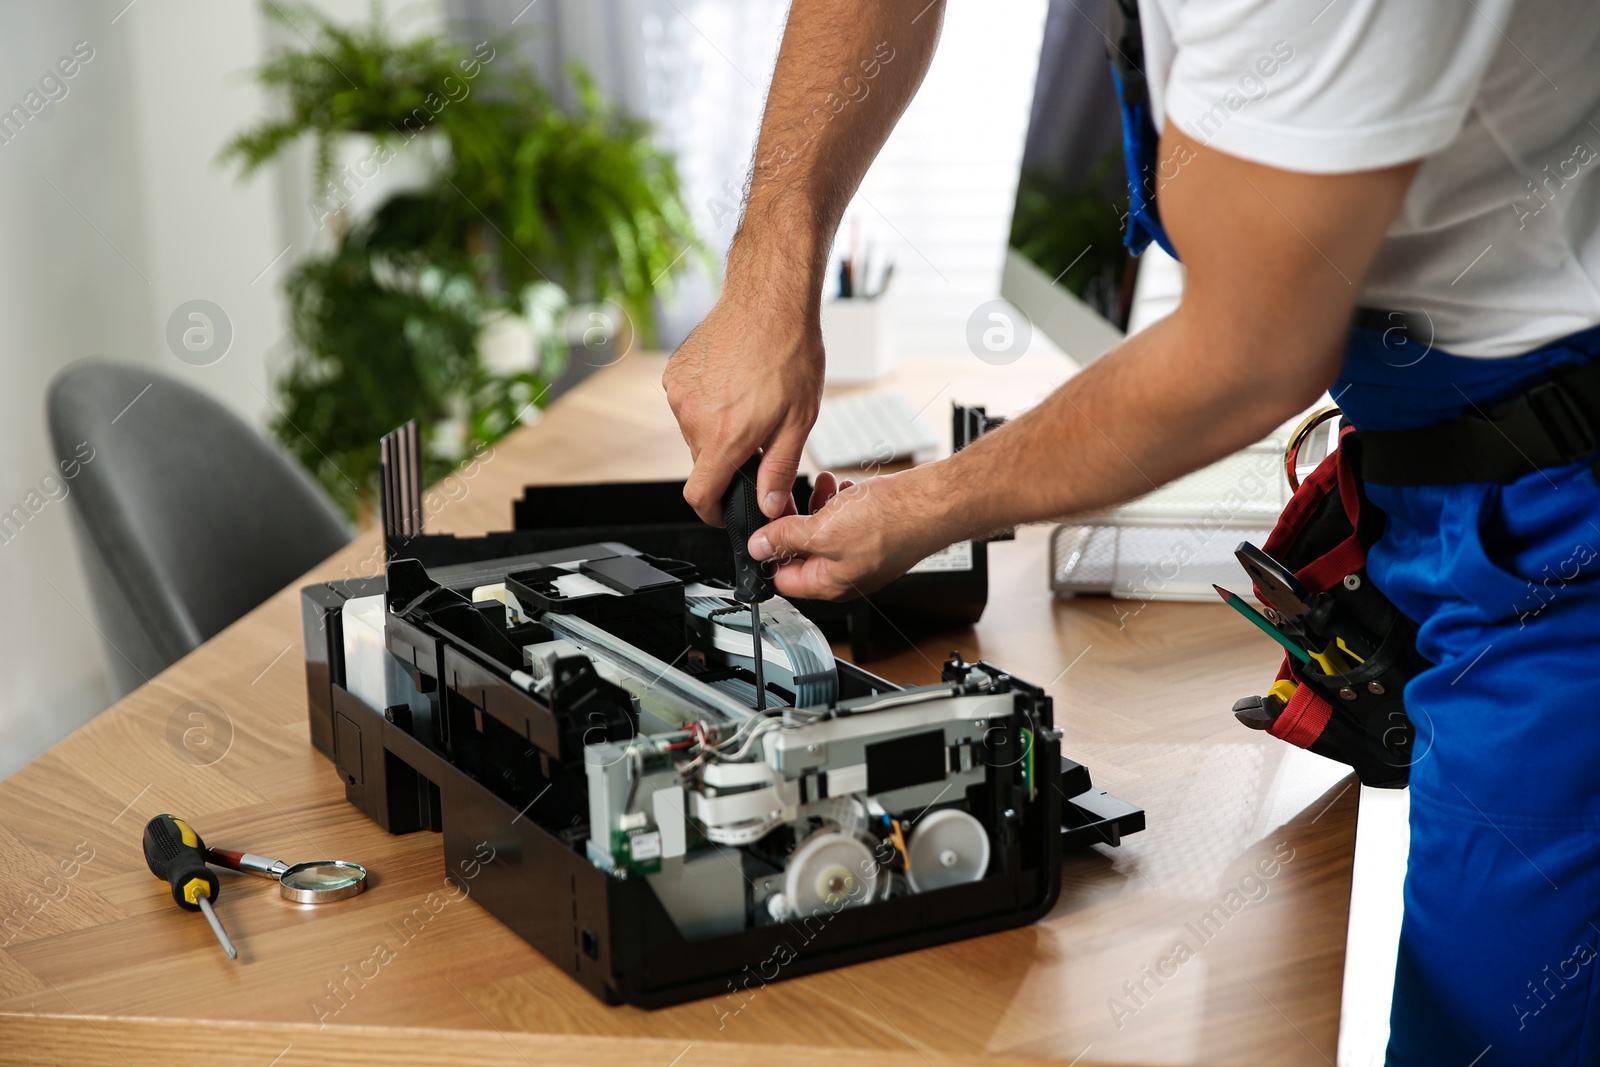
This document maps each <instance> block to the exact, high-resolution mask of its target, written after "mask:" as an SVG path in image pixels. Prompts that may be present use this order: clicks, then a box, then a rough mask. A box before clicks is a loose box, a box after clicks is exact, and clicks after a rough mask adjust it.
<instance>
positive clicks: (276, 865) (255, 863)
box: [206, 848, 289, 879]
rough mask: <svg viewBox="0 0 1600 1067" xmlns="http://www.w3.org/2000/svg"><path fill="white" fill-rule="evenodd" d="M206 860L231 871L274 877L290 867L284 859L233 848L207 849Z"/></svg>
mask: <svg viewBox="0 0 1600 1067" xmlns="http://www.w3.org/2000/svg"><path fill="white" fill-rule="evenodd" d="M206 862H207V863H213V864H216V865H217V866H218V867H226V868H227V869H228V870H230V871H242V872H244V873H245V874H254V875H257V876H258V877H261V878H272V879H278V878H282V877H283V872H284V871H287V870H288V869H289V865H288V864H287V863H285V862H283V861H282V860H274V859H268V858H267V857H266V856H257V855H256V854H255V853H253V852H235V851H234V850H233V849H231V848H208V849H206Z"/></svg>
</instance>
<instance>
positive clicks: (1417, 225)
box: [1139, 0, 1600, 358]
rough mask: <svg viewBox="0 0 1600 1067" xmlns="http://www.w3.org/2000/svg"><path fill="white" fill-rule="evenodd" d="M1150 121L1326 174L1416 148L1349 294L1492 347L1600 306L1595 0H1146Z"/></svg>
mask: <svg viewBox="0 0 1600 1067" xmlns="http://www.w3.org/2000/svg"><path fill="white" fill-rule="evenodd" d="M1139 10H1140V21H1141V24H1142V26H1143V31H1144V45H1145V71H1146V75H1147V77H1148V80H1149V83H1150V91H1151V98H1152V111H1153V112H1154V117H1155V122H1156V128H1157V129H1161V128H1162V126H1163V123H1164V122H1165V121H1166V120H1167V119H1171V120H1172V121H1174V122H1176V123H1177V124H1178V126H1179V127H1180V128H1181V129H1182V130H1183V131H1184V132H1185V133H1186V134H1187V135H1189V136H1190V137H1192V138H1194V139H1196V140H1198V141H1200V142H1201V143H1204V144H1206V145H1208V146H1209V147H1211V148H1214V149H1217V150H1218V151H1222V152H1226V153H1228V154H1229V155H1232V156H1237V157H1239V158H1241V159H1246V160H1250V161H1252V162H1256V163H1263V164H1267V165H1269V166H1274V167H1279V168H1282V169H1285V170H1293V171H1302V172H1310V173H1317V174H1335V173H1341V172H1348V171H1358V170H1368V169H1373V168H1377V167H1384V166H1390V165H1393V164H1397V163H1403V162H1406V161H1409V160H1414V159H1422V160H1424V162H1423V164H1422V166H1421V167H1420V168H1419V169H1418V171H1417V175H1416V179H1415V181H1414V182H1413V183H1412V185H1411V189H1410V191H1409V192H1408V193H1407V195H1406V198H1405V202H1404V204H1403V205H1402V206H1401V208H1400V212H1399V214H1398V215H1397V216H1396V218H1395V220H1394V223H1393V224H1392V225H1391V226H1390V228H1389V232H1388V235H1387V236H1386V237H1385V239H1384V242H1383V245H1382V247H1381V248H1380V250H1379V252H1378V255H1377V258H1376V260H1375V261H1374V263H1373V265H1372V269H1371V271H1370V272H1369V274H1368V276H1367V279H1366V283H1365V285H1364V287H1363V289H1362V293H1361V297H1360V300H1359V301H1358V303H1360V304H1361V305H1363V306H1367V307H1375V308H1382V309H1387V310H1401V311H1407V312H1413V313H1417V315H1418V317H1419V318H1423V317H1424V316H1425V321H1431V323H1432V327H1433V332H1434V337H1433V344H1434V346H1435V347H1436V348H1440V349H1443V350H1445V351H1448V352H1454V353H1456V354H1457V355H1463V356H1482V357H1488V358H1497V357H1505V356H1515V355H1519V354H1521V353H1523V352H1526V351H1528V350H1529V349H1533V348H1537V347H1539V346H1540V345H1542V344H1544V343H1546V342H1549V341H1552V340H1555V339H1556V338H1559V337H1563V336H1565V335H1567V334H1570V333H1575V332H1577V331H1579V330H1582V329H1586V328H1588V327H1591V326H1594V325H1596V324H1597V323H1600V179H1597V178H1596V173H1597V172H1600V3H1596V2H1595V0H1521V2H1517V0H1331V2H1329V0H1140V5H1139Z"/></svg>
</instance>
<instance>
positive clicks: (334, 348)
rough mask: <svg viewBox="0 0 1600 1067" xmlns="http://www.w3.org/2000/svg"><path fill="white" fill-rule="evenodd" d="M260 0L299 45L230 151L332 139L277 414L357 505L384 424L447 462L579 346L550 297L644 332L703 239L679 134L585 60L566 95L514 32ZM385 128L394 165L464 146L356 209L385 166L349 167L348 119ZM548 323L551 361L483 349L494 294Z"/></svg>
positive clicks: (275, 70)
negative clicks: (435, 26) (345, 161)
mask: <svg viewBox="0 0 1600 1067" xmlns="http://www.w3.org/2000/svg"><path fill="white" fill-rule="evenodd" d="M264 11H265V12H266V13H267V14H268V15H269V16H270V17H272V18H274V19H277V20H279V21H281V22H284V23H286V24H288V25H290V26H292V27H294V28H295V30H296V32H297V33H298V34H301V35H303V37H304V40H305V42H306V47H305V48H304V49H303V50H287V51H283V52H280V53H279V54H277V55H276V56H274V57H273V58H272V59H271V60H270V61H269V62H268V63H267V64H266V65H265V66H263V67H262V68H261V69H260V70H259V71H258V72H257V78H258V80H259V81H260V83H261V84H262V85H263V86H265V87H266V88H267V89H269V90H270V91H272V92H273V93H275V94H276V95H277V96H279V97H280V98H281V99H282V101H283V104H284V107H283V113H282V115H281V117H278V118H274V119H271V120H268V121H264V122H262V123H260V124H258V125H256V126H255V127H253V128H251V129H249V130H246V131H245V132H243V133H241V134H240V135H239V136H237V137H236V138H234V140H233V141H232V142H230V143H229V144H228V146H227V147H226V148H225V149H224V151H223V158H224V159H225V160H227V161H230V162H234V163H237V164H238V165H239V166H240V168H241V170H242V171H243V173H245V174H249V173H251V172H253V171H255V170H256V169H258V168H259V167H261V166H263V165H264V164H266V163H267V162H269V161H271V160H273V159H276V158H278V157H279V156H281V155H282V153H283V152H284V151H285V150H286V149H287V148H288V147H289V146H290V145H291V144H293V143H295V142H297V141H299V140H301V139H302V138H306V137H309V138H311V139H312V140H313V141H314V143H315V149H316V150H315V164H314V175H313V176H314V180H315V183H316V188H317V198H315V199H314V200H313V202H312V204H311V205H310V207H311V211H312V214H313V215H314V216H316V217H317V218H318V221H319V224H320V223H323V222H327V223H331V224H332V229H333V234H334V248H333V250H332V251H331V252H329V253H327V254H325V255H316V256H312V257H310V258H308V259H306V260H304V261H302V262H301V263H300V264H299V266H298V267H297V268H296V269H295V270H294V271H293V272H292V273H291V275H290V277H289V279H288V281H287V282H286V289H287V292H288V296H289V300H290V308H291V324H292V331H293V336H294V340H295V350H294V352H293V355H292V356H291V359H290V362H289V366H288V367H287V369H286V371H285V372H284V374H283V375H282V376H281V378H280V380H279V382H278V383H277V389H278V393H279V398H280V400H281V407H280V417H279V419H278V420H277V422H276V423H275V424H274V427H273V429H274V432H275V433H276V435H277V436H278V437H279V439H280V440H282V441H283V443H284V444H285V445H286V446H287V447H288V448H289V449H290V450H291V451H293V452H294V453H295V454H296V455H297V456H298V457H299V458H300V459H301V461H302V462H304V463H305V464H306V466H307V467H308V468H309V469H311V470H312V471H313V473H314V474H315V476H316V477H317V479H318V480H319V481H320V482H321V483H322V485H323V486H324V487H325V488H327V490H328V491H329V492H330V493H331V494H332V495H333V496H334V498H335V499H336V500H338V501H339V502H340V503H341V505H342V506H344V507H345V508H346V510H347V511H349V512H350V513H351V514H359V513H361V512H362V511H364V510H366V509H367V508H368V507H369V506H370V504H371V501H372V496H373V494H374V492H375V487H376V484H377V465H378V459H377V447H376V442H377V438H378V437H379V436H381V435H382V434H383V433H386V432H387V431H388V430H390V429H393V428H394V427H395V426H397V425H400V424H401V423H403V422H405V421H406V420H408V419H412V418H415V419H417V420H418V422H419V423H420V424H421V427H422V430H423V433H424V440H426V441H428V442H429V448H428V469H427V470H426V472H425V473H426V476H427V477H428V478H429V480H430V481H431V480H433V479H435V478H437V477H440V476H442V475H443V474H444V473H445V471H446V470H448V468H449V467H450V466H452V465H453V464H454V463H455V462H457V461H459V460H460V459H461V458H463V457H464V456H465V455H466V454H468V453H469V452H470V451H472V450H474V449H475V448H479V447H482V446H483V445H485V444H488V443H491V442H493V441H494V440H496V439H497V438H499V437H500V436H501V435H503V434H504V433H506V432H507V431H509V430H510V429H512V428H513V427H514V426H515V425H516V423H517V421H518V420H519V419H522V418H525V417H527V415H528V413H529V412H531V411H532V410H533V409H534V408H535V407H536V406H537V405H538V404H540V403H542V401H543V397H544V395H545V393H546V391H547V388H548V385H549V383H550V381H551V379H552V376H553V375H554V374H555V373H557V372H558V370H559V366H558V364H559V359H560V357H561V355H562V354H563V353H564V342H565V338H564V334H563V331H562V330H561V329H560V327H559V319H560V316H559V314H554V313H553V312H554V311H555V310H558V309H559V306H560V305H562V304H563V303H567V302H570V303H574V304H588V303H597V302H602V301H609V302H614V303H615V304H617V305H618V306H619V307H620V308H621V309H622V310H623V311H624V312H625V313H626V316H627V318H628V320H629V321H628V324H627V326H628V328H629V329H630V330H631V332H632V333H633V334H635V335H637V336H638V337H639V338H640V339H641V340H642V341H644V342H645V343H648V342H649V341H650V340H651V339H652V338H653V334H654V330H653V323H652V301H653V298H654V297H655V296H656V294H657V293H658V292H660V291H661V290H663V289H664V288H666V287H667V286H669V285H670V283H671V281H672V279H673V278H674V277H675V275H676V274H677V273H679V272H681V271H682V270H684V269H685V268H686V267H687V266H688V263H689V261H690V260H689V256H688V255H686V253H689V252H695V253H698V257H699V259H700V261H702V262H703V261H704V256H705V253H704V247H703V245H701V243H700V241H699V240H698V238H697V237H696V236H695V233H694V229H693V226H692V224H691V222H690V220H689V214H688V211H687V210H686V208H685V207H684V205H683V201H682V196H681V192H680V189H679V182H678V176H677V171H676V168H675V166H674V163H673V160H672V158H671V156H670V155H669V154H668V153H667V152H665V151H664V150H662V149H661V148H660V147H658V146H657V145H655V144H654V143H653V142H652V140H651V139H650V130H649V127H648V125H647V124H645V123H643V122H641V121H639V120H636V119H633V118H630V117H628V116H626V115H624V114H622V113H620V112H618V111H617V110H616V109H614V108H612V107H610V106H609V105H607V104H606V102H605V101H603V100H602V99H601V97H600V95H599V93H598V92H597V91H596V90H595V87H594V85H593V83H592V82H591V81H590V79H589V78H588V76H587V75H586V74H584V72H583V71H581V70H578V69H574V70H573V71H572V74H571V76H572V77H573V79H574V81H575V84H576V85H577V87H578V104H577V106H576V107H574V108H572V109H570V110H567V111H563V110H561V109H560V108H558V107H556V106H555V104H554V102H553V99H552V97H551V95H550V93H549V91H548V90H547V89H546V88H545V86H544V85H543V84H542V83H541V82H540V81H539V80H538V78H537V77H535V76H534V75H533V73H532V72H530V71H528V70H526V69H522V68H519V67H517V66H516V65H515V63H514V61H513V59H512V57H511V55H510V54H509V53H510V51H511V50H510V49H509V48H508V47H506V46H505V44H504V43H503V42H501V43H500V44H499V45H498V46H497V45H495V44H491V43H489V42H484V43H482V44H479V45H478V46H477V47H476V48H474V49H471V50H470V51H469V50H468V49H467V48H466V47H464V46H462V45H459V44H457V43H455V42H453V41H450V40H448V39H445V38H442V37H436V36H428V37H421V38H418V39H415V40H410V41H405V42H400V41H396V40H395V39H393V37H392V36H391V35H390V33H389V31H388V29H387V28H386V26H385V25H384V22H383V19H382V16H381V13H380V12H377V11H375V13H374V16H373V19H372V21H371V23H370V24H369V25H367V26H364V27H358V28H349V27H344V26H340V25H338V24H337V23H335V22H333V21H332V20H330V19H328V18H327V17H326V16H324V15H322V14H320V13H318V12H316V11H314V10H311V9H309V8H305V7H299V8H294V9H291V10H290V11H285V10H284V8H283V7H282V6H281V5H280V4H277V3H272V2H268V3H267V4H266V5H265V7H264ZM351 134H366V135H369V136H370V137H371V138H373V143H374V144H375V146H376V147H375V149H374V151H373V153H372V155H371V156H370V158H369V159H368V160H366V161H365V162H366V163H367V164H368V165H369V166H370V168H371V169H372V170H377V169H380V168H381V167H382V166H384V165H387V163H388V162H389V161H390V160H392V159H393V158H394V155H395V153H396V152H397V151H399V150H400V149H401V148H403V147H404V146H405V145H406V144H408V143H410V142H412V141H414V140H415V139H417V138H419V137H425V136H426V137H430V138H432V139H435V140H442V141H443V142H444V144H445V146H446V147H447V151H446V152H444V153H441V155H442V156H443V157H444V158H443V159H442V161H441V162H440V163H439V165H438V167H437V173H436V174H435V175H434V176H433V177H432V178H431V179H430V180H429V181H428V182H427V184H426V185H425V186H424V187H423V188H420V189H416V190H413V191H410V192H407V193H404V194H400V195H395V196H392V197H390V198H389V199H388V200H387V201H386V202H384V203H383V204H382V205H381V206H379V207H378V208H377V210H376V211H374V212H373V213H372V215H371V217H370V218H369V219H366V220H364V221H361V222H358V223H355V224H352V223H350V222H349V221H347V219H346V214H347V213H346V212H345V211H344V210H343V207H344V205H345V202H346V198H347V196H348V195H349V193H350V191H351V186H352V185H358V184H360V183H361V180H362V178H364V177H368V175H356V176H352V175H350V174H349V173H348V172H347V169H346V170H344V171H336V166H335V163H336V152H337V148H338V145H339V142H340V139H341V138H343V137H346V136H348V135H351ZM507 313H509V314H516V315H523V316H524V317H525V318H528V319H529V320H530V321H533V322H535V323H536V324H538V325H539V327H540V328H539V330H538V331H537V332H538V340H539V342H540V347H541V349H542V351H543V353H544V357H545V358H543V359H542V360H541V363H540V365H539V366H538V368H537V369H534V370H528V371H514V372H500V371H495V370H492V369H490V368H487V367H485V366H484V365H483V364H482V363H481V362H480V361H479V359H478V356H477V341H478V337H479V331H480V330H481V329H482V328H483V326H484V325H485V323H486V321H488V319H489V318H490V317H491V316H494V315H497V314H507Z"/></svg>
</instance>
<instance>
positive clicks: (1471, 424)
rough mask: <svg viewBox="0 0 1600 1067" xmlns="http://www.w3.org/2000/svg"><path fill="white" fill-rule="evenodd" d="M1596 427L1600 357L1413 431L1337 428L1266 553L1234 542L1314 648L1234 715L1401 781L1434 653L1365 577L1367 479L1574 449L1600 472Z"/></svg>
mask: <svg viewBox="0 0 1600 1067" xmlns="http://www.w3.org/2000/svg"><path fill="white" fill-rule="evenodd" d="M1329 412H1330V413H1336V409H1329ZM1325 414H1326V413H1325ZM1314 425H1315V423H1314V422H1310V421H1308V423H1307V424H1306V425H1305V426H1302V427H1301V429H1300V430H1299V431H1297V432H1296V434H1295V436H1294V438H1293V439H1292V440H1291V444H1290V453H1289V456H1288V461H1287V465H1288V468H1289V473H1290V478H1291V482H1292V480H1293V468H1294V462H1295V458H1296V457H1295V453H1296V451H1297V450H1298V448H1299V445H1300V442H1301V441H1303V440H1304V438H1305V436H1306V434H1307V432H1308V431H1309V429H1310V428H1312V427H1313V426H1314ZM1597 428H1600V361H1594V362H1591V363H1588V364H1585V365H1583V366H1579V367H1572V368H1565V369H1562V370H1558V371H1556V372H1555V373H1553V374H1551V375H1550V376H1549V377H1547V378H1545V379H1544V380H1543V381H1541V382H1539V383H1537V384H1535V385H1533V386H1531V387H1530V388H1527V389H1525V390H1523V391H1522V392H1520V393H1518V394H1516V395H1515V396H1512V397H1509V398H1507V399H1505V400H1502V401H1500V402H1498V403H1496V404H1493V405H1491V406H1489V407H1487V408H1484V407H1479V406H1478V405H1472V406H1471V409H1470V410H1469V411H1468V412H1467V413H1466V414H1465V415H1463V416H1461V417H1459V418H1457V419H1453V420H1451V421H1450V422H1445V423H1440V424H1437V425H1433V426H1428V427H1424V428H1421V429H1415V430H1384V431H1361V432H1357V431H1356V430H1354V429H1353V428H1351V427H1348V426H1347V427H1345V428H1344V429H1343V430H1342V431H1341V432H1340V434H1339V444H1338V448H1337V449H1335V450H1333V451H1331V452H1330V453H1329V454H1328V455H1327V457H1325V458H1324V459H1323V461H1322V463H1321V464H1320V465H1318V467H1317V468H1316V470H1315V471H1314V472H1313V473H1312V474H1311V475H1310V477H1308V478H1307V479H1306V480H1305V482H1304V483H1302V484H1300V485H1299V486H1297V487H1296V488H1295V492H1294V495H1293V496H1292V497H1291V498H1290V500H1289V503H1288V505H1287V506H1286V507H1285V508H1284V510H1283V514H1282V515H1281V516H1280V517H1279V519H1278V523H1277V526H1276V527H1275V528H1274V529H1273V531H1272V533H1271V535H1270V536H1268V538H1267V541H1266V544H1264V545H1263V546H1262V552H1263V553H1264V554H1265V556H1267V557H1269V558H1268V559H1266V560H1265V561H1262V562H1261V564H1260V565H1259V566H1255V567H1253V566H1252V564H1251V562H1250V559H1249V557H1248V554H1247V549H1248V547H1249V546H1246V545H1241V546H1240V559H1241V562H1242V563H1244V565H1245V568H1246V570H1247V571H1250V572H1251V577H1252V579H1253V580H1254V581H1255V593H1256V597H1257V599H1258V600H1260V601H1261V602H1262V603H1263V604H1265V605H1268V607H1267V615H1268V618H1269V620H1270V621H1272V622H1274V623H1276V624H1278V625H1279V627H1280V629H1281V630H1282V631H1284V632H1285V633H1286V634H1289V635H1291V636H1293V637H1295V638H1297V639H1298V640H1299V641H1301V642H1303V643H1304V645H1305V646H1306V648H1307V649H1308V650H1309V651H1312V652H1313V658H1312V661H1311V662H1309V663H1303V662H1300V661H1299V660H1298V659H1297V658H1295V657H1293V656H1289V655H1286V656H1285V657H1284V662H1283V666H1282V668H1281V669H1280V670H1279V672H1278V680H1277V682H1275V683H1274V685H1273V687H1272V689H1270V690H1269V691H1268V694H1267V695H1266V696H1264V697H1246V698H1245V699H1243V700H1241V701H1239V702H1238V703H1236V704H1235V705H1234V714H1235V715H1236V716H1237V717H1238V718H1239V720H1240V721H1241V722H1243V723H1244V724H1245V725H1247V726H1251V727H1254V728H1256V729H1264V730H1266V731H1267V732H1268V733H1270V734H1272V735H1273V736H1274V737H1278V738H1281V739H1283V740H1285V741H1288V742H1289V743H1290V744H1293V745H1298V746H1300V747H1301V748H1307V749H1310V750H1311V751H1313V752H1316V753H1318V754H1320V755H1323V756H1327V757H1328V758H1330V759H1335V760H1338V761H1340V762H1341V763H1347V764H1349V765H1350V766H1352V767H1353V768H1355V771H1356V774H1357V776H1358V777H1359V778H1360V779H1361V782H1362V784H1363V785H1371V786H1381V787H1391V788H1399V787H1401V786H1404V785H1405V784H1406V782H1407V779H1408V777H1409V769H1410V764H1411V761H1412V759H1413V758H1414V754H1413V743H1414V731H1413V728H1412V724H1411V720H1410V718H1409V716H1407V714H1406V710H1405V700H1404V691H1405V683H1406V682H1407V681H1409V680H1410V679H1411V678H1412V677H1414V676H1415V675H1416V674H1417V673H1418V672H1419V671H1421V670H1424V669H1426V668H1427V667H1430V666H1432V664H1431V663H1430V662H1429V661H1428V660H1427V659H1426V658H1424V657H1423V656H1422V654H1421V653H1419V652H1418V651H1417V648H1416V634H1417V625H1416V623H1415V622H1413V621H1412V620H1411V619H1409V618H1407V617H1406V616H1405V615H1404V614H1402V613H1401V612H1400V610H1399V609H1398V608H1397V607H1395V606H1394V604H1393V603H1391V602H1390V601H1389V599H1388V597H1386V596H1384V595H1383V593H1382V592H1380V591H1379V590H1378V589H1377V588H1376V587H1375V586H1374V585H1373V584H1372V582H1371V581H1370V580H1369V579H1368V577H1367V572H1366V560H1367V549H1368V548H1369V547H1370V546H1371V545H1372V544H1373V543H1374V542H1375V541H1376V540H1377V539H1378V538H1379V537H1380V536H1382V534H1383V527H1384V523H1385V521H1386V519H1385V516H1384V514H1383V513H1382V512H1381V511H1380V510H1378V509H1377V508H1376V507H1374V506H1373V505H1372V503H1371V502H1370V501H1369V500H1368V499H1367V495H1366V492H1365V489H1364V484H1363V483H1364V481H1370V482H1373V483H1375V484H1382V485H1402V486H1410V485H1458V484H1463V483H1468V482H1491V483H1495V484H1502V485H1503V484H1507V483H1509V482H1513V481H1516V480H1517V479H1518V478H1521V477H1523V476H1525V475H1527V474H1530V473H1532V472H1534V471H1536V470H1541V469H1545V468H1552V467H1563V466H1567V465H1569V464H1572V463H1577V462H1580V461H1582V460H1590V461H1591V462H1594V463H1595V465H1596V467H1597V471H1596V473H1597V474H1600V457H1597V452H1600V435H1597ZM1275 565H1276V566H1275ZM1263 568H1264V569H1263ZM1279 568H1281V569H1279ZM1283 572H1289V574H1291V575H1292V578H1290V579H1288V580H1289V582H1290V584H1296V583H1297V584H1298V586H1299V589H1298V597H1299V599H1298V601H1297V606H1296V607H1294V608H1293V609H1292V610H1293V611H1294V612H1296V613H1297V614H1294V615H1290V614H1288V613H1286V612H1285V611H1284V610H1283V608H1284V606H1285V605H1284V604H1283V603H1282V601H1283V600H1284V598H1285V593H1284V591H1283V589H1282V585H1283V578H1284V577H1285V576H1284V575H1283ZM1302 607H1309V608H1310V610H1308V611H1303V612H1302V611H1300V608H1302ZM1317 650H1320V651H1317Z"/></svg>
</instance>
